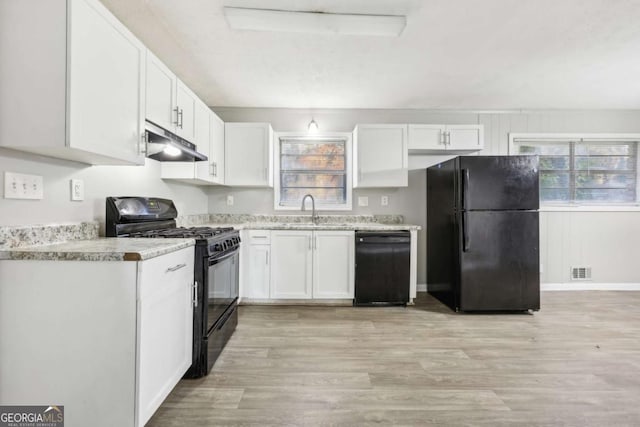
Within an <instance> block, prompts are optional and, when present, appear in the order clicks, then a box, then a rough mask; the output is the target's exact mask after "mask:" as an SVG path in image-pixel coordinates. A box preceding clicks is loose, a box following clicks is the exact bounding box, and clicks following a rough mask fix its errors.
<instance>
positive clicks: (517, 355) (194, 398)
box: [148, 292, 640, 427]
mask: <svg viewBox="0 0 640 427" xmlns="http://www.w3.org/2000/svg"><path fill="white" fill-rule="evenodd" d="M541 306H542V309H541V311H539V312H536V313H535V314H456V313H453V312H451V311H450V310H449V309H448V308H446V307H445V306H443V305H442V304H440V303H439V302H438V301H437V300H435V299H433V298H432V297H430V296H427V295H423V294H421V295H420V297H419V298H418V301H417V304H416V305H415V306H413V307H407V308H401V307H384V308H379V307H378V308H354V307H277V306H243V307H241V308H240V319H239V325H238V329H237V330H236V332H235V334H234V335H233V337H232V339H231V340H230V341H229V343H228V345H227V347H226V349H225V350H224V352H223V354H222V356H221V357H220V359H219V360H218V362H217V363H216V365H215V366H214V368H213V371H212V372H211V373H210V375H209V376H208V377H206V378H202V379H198V380H182V381H181V382H180V384H179V385H178V386H177V387H176V389H175V390H174V391H173V392H172V393H171V395H170V396H169V397H168V399H167V400H166V401H165V402H164V404H163V405H162V406H161V407H160V409H159V410H158V411H157V413H156V414H155V415H154V417H153V418H152V420H151V421H150V422H149V424H148V425H149V426H152V427H161V426H218V425H255V426H266V425H308V426H312V425H341V426H354V425H441V426H472V425H480V426H512V425H517V426H608V427H613V426H616V427H617V426H640V292H543V294H542V303H541Z"/></svg>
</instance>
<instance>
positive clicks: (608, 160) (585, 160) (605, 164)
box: [575, 156, 636, 171]
mask: <svg viewBox="0 0 640 427" xmlns="http://www.w3.org/2000/svg"><path fill="white" fill-rule="evenodd" d="M635 162H636V160H635V159H634V158H631V157H622V156H606V157H583V156H576V159H575V168H576V169H577V170H627V171H630V170H635V168H636V166H635Z"/></svg>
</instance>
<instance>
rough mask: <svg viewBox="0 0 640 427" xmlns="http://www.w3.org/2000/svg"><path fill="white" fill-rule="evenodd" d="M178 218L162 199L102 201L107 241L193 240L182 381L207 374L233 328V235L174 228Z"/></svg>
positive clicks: (235, 232) (235, 254)
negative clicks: (189, 340)
mask: <svg viewBox="0 0 640 427" xmlns="http://www.w3.org/2000/svg"><path fill="white" fill-rule="evenodd" d="M177 216H178V212H177V210H176V207H175V205H174V203H173V202H172V201H171V200H168V199H160V198H152V197H107V200H106V227H105V228H106V232H105V235H106V236H107V237H132V238H155V239H162V238H192V239H196V247H195V265H194V281H195V282H196V289H197V292H196V304H197V305H196V306H195V307H194V312H193V363H192V365H191V367H190V368H189V370H188V371H187V373H186V374H185V378H199V377H202V376H205V375H207V374H208V373H209V371H210V370H211V367H212V366H213V364H214V363H215V361H216V359H217V358H218V356H219V355H220V353H221V352H222V350H223V348H224V346H225V345H226V343H227V341H228V340H229V337H231V335H232V334H233V331H234V330H235V328H236V325H237V323H238V314H237V300H238V293H239V292H238V284H239V272H240V270H239V267H240V262H239V248H240V235H239V233H238V230H235V229H233V228H230V227H226V228H222V227H218V228H214V227H177V226H176V221H175V218H176V217H177Z"/></svg>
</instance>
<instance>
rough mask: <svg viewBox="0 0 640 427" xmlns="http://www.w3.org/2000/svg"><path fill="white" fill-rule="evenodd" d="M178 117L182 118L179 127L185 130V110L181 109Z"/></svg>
mask: <svg viewBox="0 0 640 427" xmlns="http://www.w3.org/2000/svg"><path fill="white" fill-rule="evenodd" d="M178 117H180V124H179V125H178V126H180V129H184V127H183V126H182V125H184V110H183V109H182V108H181V109H180V112H179V113H178Z"/></svg>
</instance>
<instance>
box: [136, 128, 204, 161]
mask: <svg viewBox="0 0 640 427" xmlns="http://www.w3.org/2000/svg"><path fill="white" fill-rule="evenodd" d="M145 132H146V137H147V157H149V158H150V159H154V160H158V161H161V162H199V161H204V160H207V156H205V155H204V154H202V153H199V152H197V151H196V148H197V147H196V145H195V144H192V143H191V142H189V141H187V140H186V139H183V138H181V137H179V136H178V135H176V134H174V133H172V132H169V131H168V130H166V129H163V128H161V127H160V126H158V125H156V124H155V123H152V122H150V121H148V120H147V121H146V122H145Z"/></svg>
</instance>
